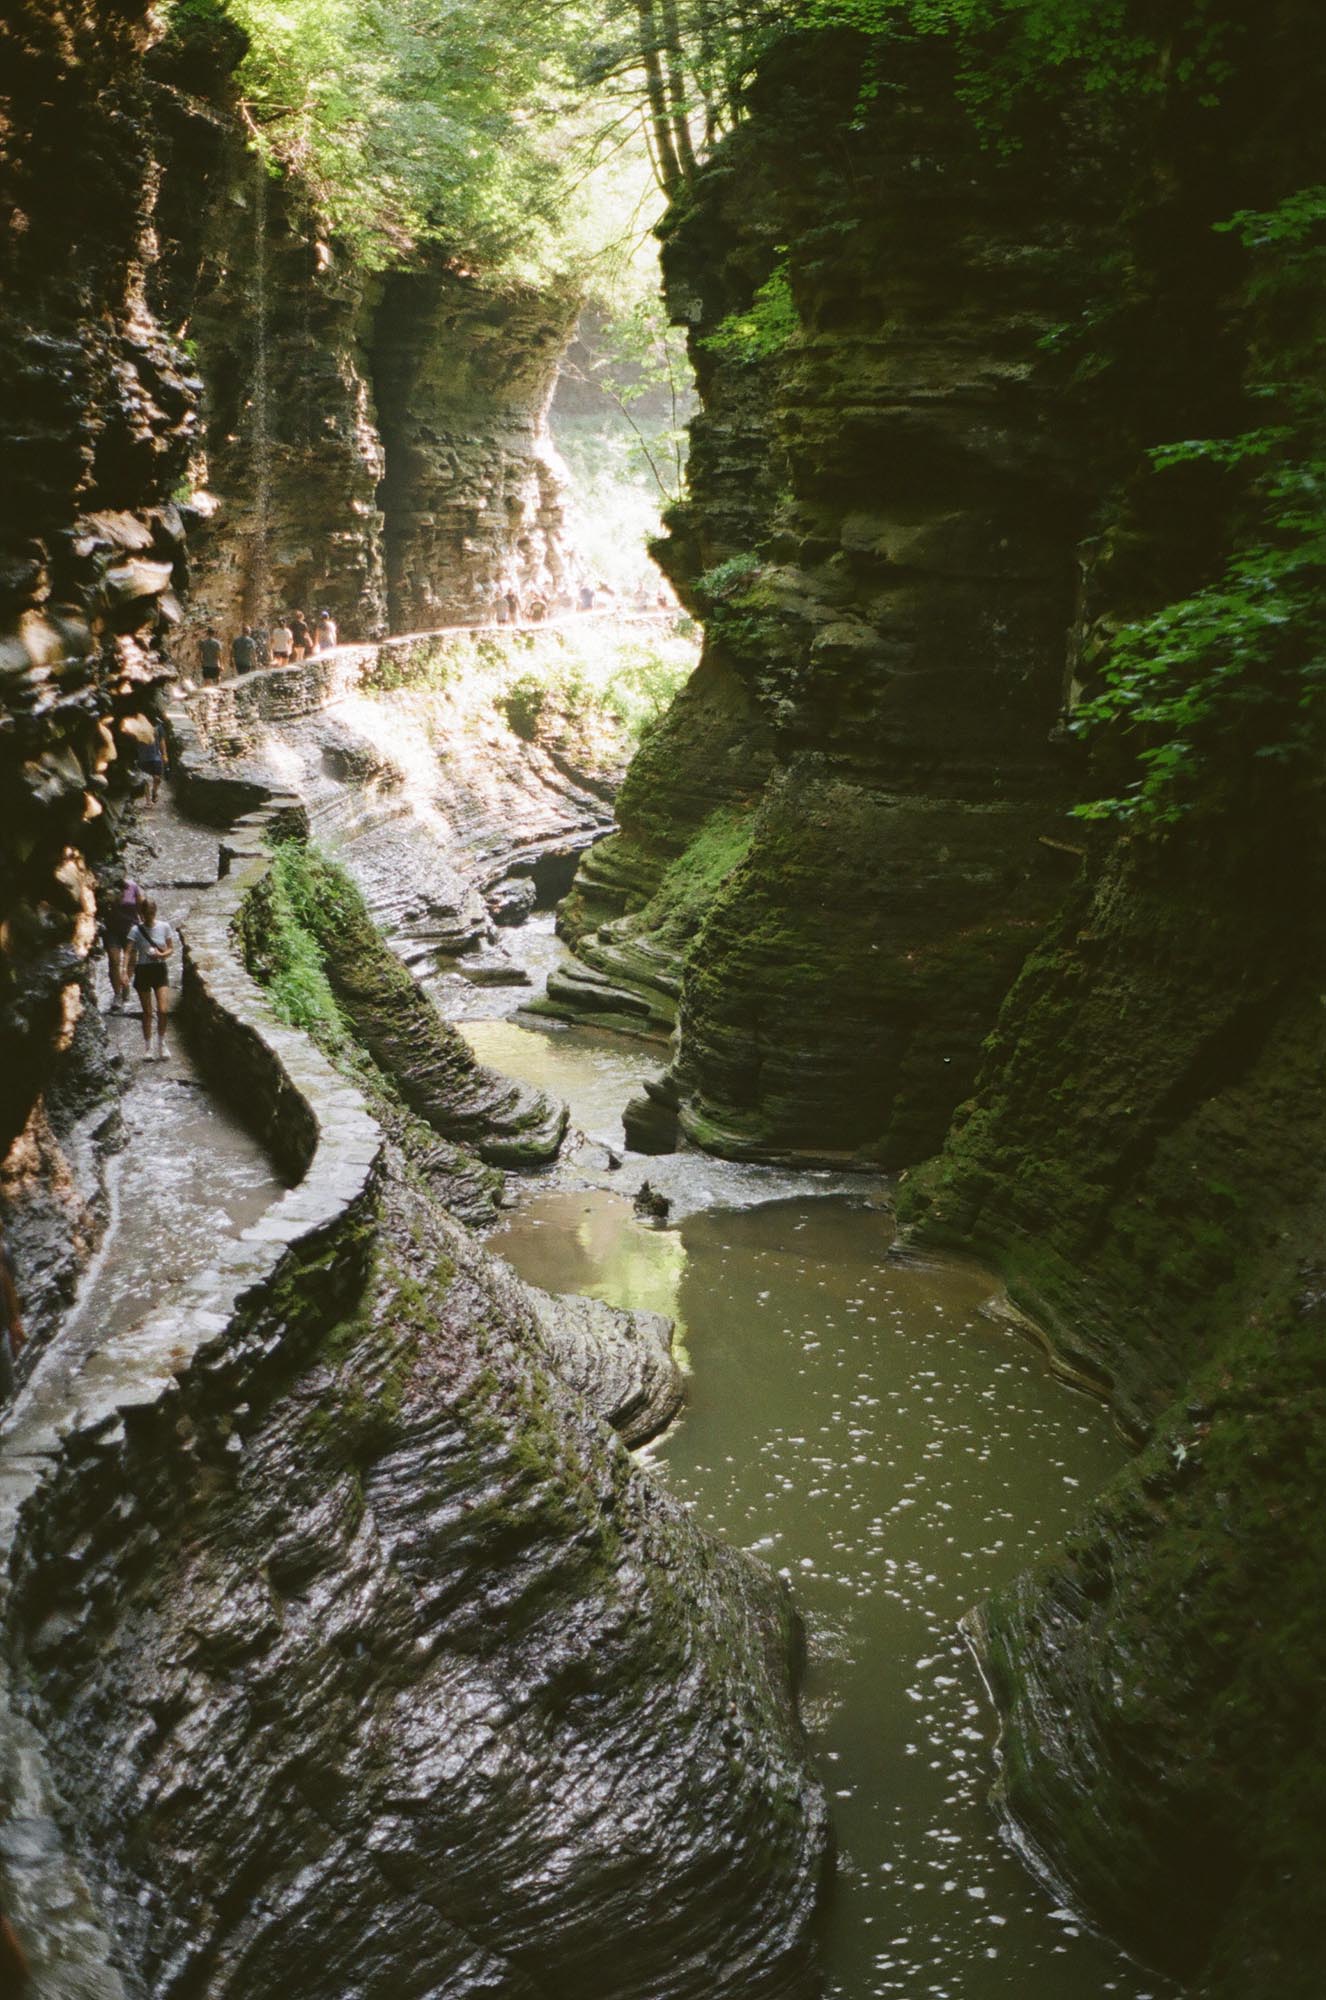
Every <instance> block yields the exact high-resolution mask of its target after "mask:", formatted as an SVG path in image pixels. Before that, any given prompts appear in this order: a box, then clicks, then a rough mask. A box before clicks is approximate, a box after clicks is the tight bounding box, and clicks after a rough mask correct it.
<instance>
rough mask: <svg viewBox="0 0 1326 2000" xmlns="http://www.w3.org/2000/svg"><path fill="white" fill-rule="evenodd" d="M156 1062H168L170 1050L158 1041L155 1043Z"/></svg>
mask: <svg viewBox="0 0 1326 2000" xmlns="http://www.w3.org/2000/svg"><path fill="white" fill-rule="evenodd" d="M157 1061H158V1062H169V1061H170V1050H169V1049H168V1048H167V1047H166V1044H165V1043H164V1042H163V1041H161V1040H159V1039H158V1041H157Z"/></svg>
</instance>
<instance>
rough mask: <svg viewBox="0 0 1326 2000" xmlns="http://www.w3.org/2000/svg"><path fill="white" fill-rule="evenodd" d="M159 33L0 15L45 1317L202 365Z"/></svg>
mask: <svg viewBox="0 0 1326 2000" xmlns="http://www.w3.org/2000/svg"><path fill="white" fill-rule="evenodd" d="M150 39H151V24H150V20H149V12H148V8H147V7H146V5H134V4H125V5H123V6H119V7H115V8H109V7H92V6H89V5H86V4H77V3H76V0H71V4H69V5H63V4H58V0H57V4H52V5H48V4H46V0H42V4H39V5H38V4H33V5H18V6H14V7H10V8H7V9H6V10H5V14H4V18H3V20H0V79H3V81H2V82H0V90H2V91H3V92H4V103H3V116H2V117H0V208H2V209H3V214H2V216H0V289H2V290H3V295H4V300H5V310H4V313H3V316H2V318H0V459H2V460H3V467H4V473H3V478H0V704H2V705H3V722H2V724H0V843H2V844H3V851H4V865H3V868H0V1159H3V1160H4V1162H5V1164H4V1168H3V1186H4V1200H5V1208H6V1215H7V1219H8V1221H9V1223H10V1224H11V1226H12V1225H15V1224H16V1225H17V1226H19V1227H20V1228H21V1229H22V1230H23V1231H24V1232H26V1234H27V1237H28V1239H29V1240H28V1250H29V1259H28V1266H29V1268H28V1271H27V1283H26V1286H25V1297H24V1304H25V1307H26V1310H27V1316H28V1321H29V1331H31V1332H36V1333H40V1332H41V1331H42V1330H43V1329H44V1328H45V1327H46V1326H47V1325H48V1324H49V1321H50V1318H51V1315H52V1313H53V1311H54V1310H56V1309H58V1307H59V1306H60V1305H61V1304H63V1303H65V1302H67V1298H68V1292H69V1287H70V1285H71V1284H72V1282H73V1278H74V1275H75V1273H76V1271H77V1269H78V1268H79V1267H80V1265H81V1263H82V1262H83V1261H84V1260H85V1258H86V1256H87V1255H88V1254H89V1252H90V1250H91V1249H92V1248H93V1247H94V1245H95V1242H96V1239H97V1236H98V1233H99V1231H100V1228H101V1224H102V1219H103V1191H102V1184H101V1166H102V1162H103V1158H104V1153H105V1150H106V1148H107V1146H113V1145H114V1144H115V1142H116V1138H117V1128H118V1113H117V1110H116V1100H115V1092H114V1082H113V1078H112V1076H111V1073H110V1069H109V1066H108V1064H107V1062H106V1058H105V1049H104V1043H103V1040H102V1037H101V1035H100V1029H99V1024H98V1023H97V1022H96V1020H95V1018H93V1016H94V1012H95V1010H92V1013H91V1014H90V1013H89V1007H88V999H89V996H88V993H87V989H86V986H85V983H84V975H85V966H86V955H87V953H88V951H89V949H90V946H91V944H92V940H93V935H94V928H95V918H94V887H95V882H94V875H93V869H94V868H95V867H96V866H97V865H98V864H100V863H102V862H104V861H106V860H108V859H109V858H110V857H111V855H112V854H113V851H114V846H115V838H116V836H115V822H116V819H117V817H118V813H119V809H120V807H121V805H122V803H123V800H124V799H125V797H126V796H127V795H128V794H129V793H130V792H131V790H132V789H133V786H134V784H135V783H136V780H135V778H134V776H133V772H134V767H135V764H136V758H137V752H138V749H139V746H140V742H141V741H142V739H143V738H144V737H148V738H150V735H151V729H150V726H149V725H148V724H147V723H146V721H145V720H144V714H145V710H146V709H147V708H148V706H149V705H150V704H151V702H152V700H153V698H154V693H155V690H156V689H157V688H159V687H160V686H161V685H162V683H163V682H164V681H165V679H166V678H167V677H168V675H169V673H170V667H169V664H168V660H167V657H166V652H167V648H168V645H169V639H170V634H171V633H172V632H173V631H174V630H175V628H176V627H177V625H178V622H179V620H180V618H181V616H182V613H181V606H180V597H179V591H180V589H181V587H182V584H183V580H184V566H183V538H184V523H183V520H182V517H181V514H180V511H179V509H178V508H177V507H176V506H175V505H174V503H173V501H172V499H171V494H172V491H173V490H174V488H175V487H176V485H177V484H178V483H179V481H180V480H181V479H182V477H183V474H184V469H185V466H186V464H187V461H188V455H189V452H190V450H191V449H192V446H193V442H194V438H195V435H196V423H197V414H196V413H197V405H198V398H199V395H200V384H199V382H198V381H197V379H196V377H195V375H194V372H193V369H192V365H191V363H190V361H189V359H188V358H187V356H186V355H185V353H184V352H183V351H182V349H181V348H180V347H179V346H178V344H177V343H175V342H174V341H172V340H171V339H170V338H169V337H168V335H167V333H166V332H165V331H164V329H163V327H162V325H161V323H160V321H159V320H158V318H157V317H156V316H155V314H154V312H153V310H152V306H151V302H150V300H149V297H148V278H149V272H150V268H151V265H152V261H153V258H154V256H155V240H154V234H153V224H152V209H153V198H154V191H155V188H156V186H157V183H158V179H159V170H158V167H157V163H156V159H155V156H154V153H153V142H152V105H151V87H150V85H149V84H148V82H147V80H146V78H145V75H144V72H143V67H142V58H143V54H144V51H145V49H146V47H147V45H148V43H149V41H150ZM43 1091H46V1093H47V1094H46V1097H45V1100H44V1101H43V1095H42V1093H43Z"/></svg>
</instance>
